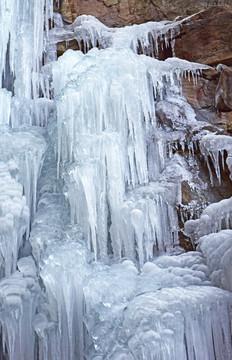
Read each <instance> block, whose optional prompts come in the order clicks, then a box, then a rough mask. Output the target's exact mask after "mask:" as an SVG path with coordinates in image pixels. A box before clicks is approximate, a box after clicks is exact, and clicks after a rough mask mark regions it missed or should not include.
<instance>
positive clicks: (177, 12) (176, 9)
mask: <svg viewBox="0 0 232 360" xmlns="http://www.w3.org/2000/svg"><path fill="white" fill-rule="evenodd" d="M230 3H231V1H230V0H195V1H192V0H172V1H170V0H60V12H61V14H62V16H63V19H64V20H65V21H66V22H69V23H71V22H73V21H74V20H75V18H76V17H77V16H79V15H83V14H87V15H93V16H95V17H96V18H98V19H99V20H100V21H102V22H103V23H104V24H105V25H107V26H126V25H130V24H141V23H143V22H146V21H160V20H164V19H168V20H173V19H175V18H176V17H179V16H183V17H185V16H188V15H192V14H195V13H197V12H199V11H201V10H204V9H207V8H208V7H211V6H214V5H223V4H230Z"/></svg>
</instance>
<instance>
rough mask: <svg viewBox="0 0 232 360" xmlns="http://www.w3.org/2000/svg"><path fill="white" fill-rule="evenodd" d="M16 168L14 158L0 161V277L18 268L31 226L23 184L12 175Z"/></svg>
mask: <svg viewBox="0 0 232 360" xmlns="http://www.w3.org/2000/svg"><path fill="white" fill-rule="evenodd" d="M16 169H17V165H16V164H15V163H14V161H13V160H9V161H8V163H3V162H0V277H3V276H9V275H10V274H11V273H12V272H14V271H15V270H16V263H17V260H18V255H19V250H20V247H21V246H22V245H23V236H24V234H25V232H26V230H27V229H28V227H29V217H30V214H29V209H28V207H27V205H26V198H25V196H24V195H23V186H22V185H21V184H20V183H18V182H17V181H16V180H15V178H14V176H12V173H14V171H15V170H16Z"/></svg>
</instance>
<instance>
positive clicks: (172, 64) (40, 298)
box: [0, 0, 232, 360]
mask: <svg viewBox="0 0 232 360" xmlns="http://www.w3.org/2000/svg"><path fill="white" fill-rule="evenodd" d="M52 6H53V1H50V0H43V1H36V0H32V1H28V0H21V1H19V0H14V1H12V0H0V20H1V21H0V49H1V50H0V70H1V75H2V76H1V79H2V84H1V89H0V109H1V115H0V335H1V341H0V359H2V360H106V359H109V360H179V359H180V360H230V359H231V358H232V344H231V311H232V297H231V293H230V291H231V290H232V284H231V279H230V272H231V260H232V252H231V249H232V242H231V239H232V236H231V230H230V229H231V226H232V221H231V209H232V205H231V199H225V200H223V201H221V202H219V203H215V204H211V205H209V206H208V207H206V208H205V209H204V210H203V209H201V213H202V214H201V216H200V217H199V219H197V220H189V221H187V222H186V223H185V232H186V234H188V235H189V237H190V238H191V241H192V243H194V242H196V243H197V245H198V247H197V250H196V251H190V252H185V251H184V250H183V248H181V247H180V246H179V243H180V241H179V232H180V221H179V212H178V211H179V210H178V209H179V208H180V206H181V202H182V193H181V189H182V186H181V184H182V182H183V181H185V182H187V183H188V184H189V186H190V188H194V187H196V183H195V179H194V177H193V174H192V173H191V166H193V165H192V164H194V166H196V164H197V162H196V160H194V149H195V148H196V146H198V145H199V149H200V152H201V154H202V156H203V157H205V159H206V160H207V161H208V159H209V158H210V159H211V161H212V164H213V168H212V167H210V165H209V170H210V172H211V173H210V174H211V175H210V177H211V178H212V171H215V173H216V176H217V177H218V180H219V181H220V174H221V169H220V161H219V154H221V155H220V156H222V154H223V156H224V155H225V154H227V158H226V164H227V166H228V168H229V170H230V171H231V157H232V155H231V154H232V152H231V138H230V137H228V136H225V135H220V136H218V135H215V134H213V133H209V131H208V130H204V126H205V125H206V124H204V123H201V122H198V121H197V120H196V117H195V113H194V110H193V109H192V108H191V106H190V105H189V104H188V103H187V101H186V99H185V97H184V96H183V95H182V90H181V79H182V77H184V76H189V77H193V78H194V80H195V81H197V78H198V77H199V76H200V74H201V72H202V70H207V69H209V67H207V66H206V65H201V64H195V63H189V62H187V61H184V60H179V59H177V58H169V59H167V60H166V61H159V60H157V59H155V58H152V57H151V56H146V55H154V56H155V55H157V52H158V51H159V46H158V42H159V41H160V39H162V40H163V41H164V43H165V44H166V45H167V46H169V43H170V41H171V42H172V40H173V38H174V35H175V34H176V33H177V32H178V29H179V28H180V26H181V22H176V23H173V22H161V23H148V24H143V25H140V26H138V25H136V26H131V27H126V28H124V29H117V30H116V29H109V28H107V27H106V26H104V25H103V24H101V23H99V21H97V20H96V19H94V18H92V17H90V16H82V17H80V18H78V19H77V20H76V21H75V23H74V24H72V25H70V26H64V24H63V22H62V19H61V18H60V17H59V15H58V14H55V15H54V23H55V27H54V28H53V29H51V30H49V25H48V24H49V19H51V18H53V9H52ZM44 11H45V13H44ZM42 29H45V30H44V32H43V31H42ZM41 34H43V36H42V35H41ZM73 38H75V39H76V40H77V42H78V43H79V44H84V49H85V51H84V52H86V54H84V53H83V52H82V51H72V50H68V51H66V52H65V53H64V55H63V56H62V57H60V58H59V59H58V60H57V59H56V43H57V42H59V41H62V40H67V41H68V40H71V39H73ZM138 44H139V53H141V54H140V55H139V54H137V52H138ZM88 50H89V51H88ZM42 60H44V62H45V63H44V65H43V66H42ZM158 112H159V113H162V114H164V115H165V116H166V121H164V122H162V121H161V120H159V121H158V120H157V118H158V117H157V113H158ZM164 118H165V117H164ZM216 145H217V146H216ZM177 149H182V152H183V151H185V150H186V151H187V153H188V155H187V156H183V154H182V155H181V152H179V153H178V152H177V151H176V150H177ZM222 164H224V160H223V161H222ZM201 190H202V191H204V187H203V185H202V189H201Z"/></svg>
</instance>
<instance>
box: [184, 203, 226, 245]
mask: <svg viewBox="0 0 232 360" xmlns="http://www.w3.org/2000/svg"><path fill="white" fill-rule="evenodd" d="M231 216H232V198H229V199H223V200H221V201H219V202H218V203H213V204H210V205H209V206H207V207H206V208H205V209H204V211H203V212H202V214H201V217H200V218H199V219H197V220H189V221H186V223H185V225H184V230H185V233H186V234H187V235H188V236H190V238H191V239H192V241H198V240H199V239H200V238H201V237H202V236H204V235H208V234H210V233H217V232H219V231H220V230H222V229H223V228H225V229H229V228H231V226H232V218H231Z"/></svg>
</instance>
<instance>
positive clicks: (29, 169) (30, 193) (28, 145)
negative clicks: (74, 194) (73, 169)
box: [0, 130, 46, 220]
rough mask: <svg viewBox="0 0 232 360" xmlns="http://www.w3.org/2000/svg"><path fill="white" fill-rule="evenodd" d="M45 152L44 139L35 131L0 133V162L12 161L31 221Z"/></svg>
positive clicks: (5, 131)
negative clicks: (21, 186)
mask: <svg viewBox="0 0 232 360" xmlns="http://www.w3.org/2000/svg"><path fill="white" fill-rule="evenodd" d="M45 150H46V142H45V139H44V137H43V136H42V135H41V134H40V133H39V132H36V131H33V130H28V131H14V132H12V131H8V130H2V131H1V132H0V160H1V161H4V162H5V161H10V160H14V163H15V164H16V168H15V170H16V172H15V178H16V180H17V181H18V182H20V183H21V184H22V185H23V187H24V194H25V196H26V201H27V205H28V206H29V208H30V215H31V220H33V217H34V214H35V211H36V194H37V180H38V176H39V173H40V169H41V165H42V162H43V154H44V152H45Z"/></svg>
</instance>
